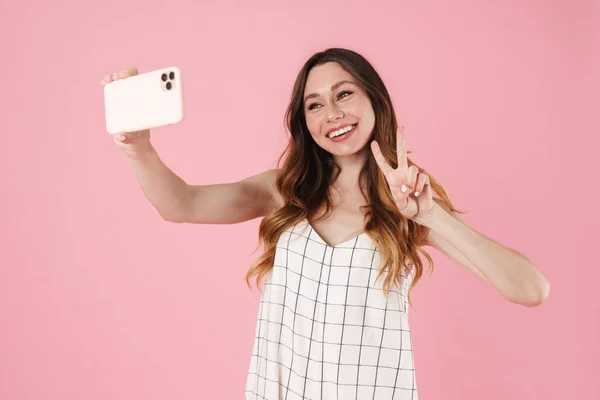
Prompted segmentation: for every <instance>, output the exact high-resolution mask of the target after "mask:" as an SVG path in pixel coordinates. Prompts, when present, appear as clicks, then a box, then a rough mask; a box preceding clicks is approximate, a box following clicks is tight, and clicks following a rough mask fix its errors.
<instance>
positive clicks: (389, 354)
mask: <svg viewBox="0 0 600 400" xmlns="http://www.w3.org/2000/svg"><path fill="white" fill-rule="evenodd" d="M378 267H379V251H378V250H377V249H376V247H375V245H374V244H373V241H372V240H371V239H370V238H369V236H368V235H367V234H366V233H364V232H363V233H361V234H360V235H358V236H356V237H354V238H352V239H349V240H347V241H345V242H344V243H340V244H338V245H336V246H329V245H327V244H326V242H325V241H324V240H323V239H322V238H321V237H319V235H318V234H317V232H316V231H315V230H314V229H313V228H312V226H311V225H310V224H309V223H308V221H306V220H303V221H302V222H300V223H298V224H297V225H295V226H294V227H293V228H292V229H288V230H287V231H285V232H284V233H283V234H282V235H281V237H280V238H279V241H278V243H277V249H276V253H275V260H274V265H273V269H272V270H271V271H270V272H269V273H268V274H267V275H266V276H265V283H264V287H263V292H262V296H261V300H260V304H259V310H258V321H257V324H256V335H255V339H254V347H253V350H252V356H251V358H250V366H249V371H248V377H247V381H246V392H245V399H246V400H250V399H253V400H254V399H266V400H276V399H277V400H298V399H311V400H321V399H322V400H325V399H327V400H350V399H360V400H362V399H372V400H399V399H400V400H404V399H411V400H417V398H418V397H417V389H416V380H415V371H414V363H413V353H412V346H411V337H410V330H409V327H408V302H407V291H408V288H409V286H410V279H412V275H411V276H409V279H405V280H404V285H403V288H402V291H398V288H397V287H392V288H390V291H389V295H388V301H387V302H386V300H385V297H384V294H383V290H382V283H383V279H384V278H385V276H386V273H387V272H384V273H383V274H382V276H381V277H380V278H379V279H378V280H377V282H375V279H376V277H377V274H378V272H379V270H378Z"/></svg>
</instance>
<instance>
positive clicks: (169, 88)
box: [167, 82, 171, 90]
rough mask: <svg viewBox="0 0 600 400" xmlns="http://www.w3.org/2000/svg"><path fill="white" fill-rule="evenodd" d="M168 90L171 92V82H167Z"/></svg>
mask: <svg viewBox="0 0 600 400" xmlns="http://www.w3.org/2000/svg"><path fill="white" fill-rule="evenodd" d="M167 90H171V82H167Z"/></svg>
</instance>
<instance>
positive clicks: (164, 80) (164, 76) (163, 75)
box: [161, 74, 167, 82]
mask: <svg viewBox="0 0 600 400" xmlns="http://www.w3.org/2000/svg"><path fill="white" fill-rule="evenodd" d="M161 79H162V80H163V82H166V81H167V74H162V76H161Z"/></svg>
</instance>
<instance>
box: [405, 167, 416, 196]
mask: <svg viewBox="0 0 600 400" xmlns="http://www.w3.org/2000/svg"><path fill="white" fill-rule="evenodd" d="M418 175H419V168H417V166H416V165H412V166H410V168H408V171H407V175H406V185H407V186H408V193H410V192H412V191H413V190H414V189H415V187H416V186H417V177H418Z"/></svg>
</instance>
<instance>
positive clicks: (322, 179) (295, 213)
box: [246, 48, 462, 306]
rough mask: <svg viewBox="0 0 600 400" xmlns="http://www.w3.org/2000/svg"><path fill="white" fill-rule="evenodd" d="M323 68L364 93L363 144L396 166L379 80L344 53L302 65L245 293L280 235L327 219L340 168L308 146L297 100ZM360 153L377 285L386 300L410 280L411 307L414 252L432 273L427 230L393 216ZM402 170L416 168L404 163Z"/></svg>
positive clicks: (265, 268) (389, 112) (439, 194)
mask: <svg viewBox="0 0 600 400" xmlns="http://www.w3.org/2000/svg"><path fill="white" fill-rule="evenodd" d="M327 62H335V63H338V64H339V65H340V66H341V67H343V68H344V69H345V70H346V71H348V72H349V73H350V74H351V75H352V76H353V77H354V79H355V80H356V82H357V83H358V84H359V85H361V86H362V88H363V89H364V90H365V91H366V93H367V95H368V96H369V99H370V101H371V104H372V107H373V111H374V113H375V126H374V128H373V132H372V138H371V139H374V140H376V141H377V143H379V146H380V148H381V152H382V154H383V156H384V157H385V158H386V160H387V162H388V163H389V164H390V165H391V166H392V167H393V168H396V167H397V166H398V161H397V160H398V158H397V154H396V130H397V128H398V123H397V120H396V115H395V112H394V108H393V106H392V101H391V99H390V96H389V94H388V91H387V89H386V87H385V85H384V84H383V81H382V80H381V77H380V76H379V74H378V73H377V72H376V71H375V69H374V68H373V66H372V65H371V64H370V63H369V62H368V61H367V60H366V59H365V58H364V57H363V56H362V55H360V54H358V53H356V52H354V51H352V50H347V49H341V48H330V49H327V50H325V51H322V52H319V53H316V54H314V55H313V56H312V57H311V58H310V59H309V60H308V61H307V62H306V63H305V64H304V66H303V67H302V69H301V70H300V72H299V74H298V77H297V78H296V82H295V84H294V88H293V92H292V96H291V101H290V104H289V106H288V108H287V111H286V113H285V122H286V128H287V130H288V131H289V133H290V134H291V137H290V140H289V143H288V145H287V147H286V149H285V150H284V152H283V153H282V154H281V156H280V157H279V159H278V163H277V166H278V174H277V180H276V189H277V191H278V192H279V194H280V195H281V196H282V198H283V199H284V205H283V207H281V208H280V209H278V210H275V211H273V212H271V213H269V214H268V215H267V216H265V217H264V218H263V220H262V221H261V223H260V227H259V233H258V235H259V241H258V247H257V249H256V250H258V249H259V248H261V247H262V248H263V250H264V251H263V254H262V255H261V256H260V257H259V258H258V260H257V261H256V263H255V264H254V265H253V266H252V267H251V268H250V269H249V271H248V273H247V274H246V284H247V285H248V286H249V287H250V279H251V278H252V277H253V276H256V285H257V287H258V286H259V283H260V280H261V279H262V278H263V277H264V276H265V275H266V274H267V273H268V272H269V271H270V270H271V269H272V268H273V263H274V258H275V250H276V245H277V241H278V240H279V237H280V235H281V234H282V233H283V232H284V231H285V230H286V229H288V228H291V227H292V226H294V225H295V224H297V223H299V222H300V221H302V220H304V219H308V220H312V217H313V216H314V215H315V213H316V212H317V211H318V209H319V208H320V207H322V206H323V205H325V209H326V212H325V214H324V215H323V216H322V218H326V217H327V216H328V215H330V214H331V211H332V209H333V207H332V200H331V196H330V190H329V189H330V185H331V184H332V183H333V182H335V180H336V179H337V177H338V175H339V173H340V169H339V167H338V166H337V165H336V164H335V162H334V159H333V156H332V155H331V154H330V153H328V152H327V151H325V150H323V149H322V148H321V147H320V146H318V145H317V144H316V143H315V142H314V140H313V139H312V137H311V135H310V132H309V130H308V128H307V126H306V120H305V115H304V100H303V97H304V89H305V85H306V80H307V77H308V74H309V72H310V71H311V69H312V68H314V67H315V66H318V65H321V64H325V63H327ZM408 153H409V154H410V153H411V152H410V151H409V152H408ZM368 154H369V155H368V157H367V161H366V163H365V165H364V167H363V168H362V170H361V172H360V179H359V182H365V187H361V191H362V193H363V195H364V196H365V199H366V200H367V204H368V205H366V206H363V207H361V210H362V211H363V214H364V217H365V230H364V232H365V233H366V234H367V235H368V236H369V237H370V238H371V240H373V243H374V244H375V245H376V247H377V250H378V251H379V252H380V255H381V257H380V259H381V266H384V265H387V266H388V268H387V270H388V273H387V275H386V277H385V280H384V283H383V292H384V295H385V297H386V299H387V298H388V293H389V289H390V286H392V285H393V284H397V285H398V287H402V286H401V285H402V282H403V281H402V280H403V279H404V277H406V276H408V274H409V273H414V276H413V280H412V283H411V286H410V288H409V294H408V301H409V304H411V302H410V291H411V290H412V288H413V287H414V286H415V285H416V284H417V282H418V281H419V279H420V278H421V275H422V274H423V263H422V261H421V259H420V257H419V253H421V254H423V255H424V256H425V257H426V258H427V259H428V261H429V264H430V267H431V270H433V260H432V259H431V257H430V256H429V254H427V252H425V251H424V250H423V249H422V248H421V245H422V244H423V243H424V240H425V238H426V236H427V231H428V228H426V227H425V226H423V225H420V224H417V223H416V222H414V221H412V220H410V219H407V218H405V217H403V216H402V215H401V214H400V212H399V210H398V208H397V207H396V205H395V202H394V199H393V197H392V194H391V192H390V190H389V186H388V184H387V181H386V179H385V177H384V175H383V173H382V172H381V170H380V169H379V167H378V165H377V163H376V161H375V159H374V158H373V154H372V152H371V151H369V152H368ZM282 164H283V165H282ZM408 165H409V166H411V165H416V164H415V163H413V162H412V161H411V160H410V158H409V159H408ZM417 167H418V168H419V171H421V172H424V173H426V174H427V175H429V179H430V185H431V189H432V190H433V196H434V200H435V201H437V202H438V203H439V204H440V205H442V206H443V207H444V208H445V209H446V210H451V211H454V212H459V213H462V212H460V211H458V210H456V209H455V208H454V206H453V205H452V202H451V201H450V199H449V198H448V195H447V194H446V192H445V190H444V188H443V187H442V186H441V185H440V183H439V182H438V181H437V180H436V179H434V177H433V176H432V175H431V174H430V173H429V172H427V171H426V170H425V169H423V168H421V167H419V166H417ZM256 250H255V251H256ZM413 269H414V271H413ZM384 270H385V269H384V268H380V271H379V274H378V276H377V279H379V278H380V277H381V275H382V273H383V272H384ZM411 306H412V304H411Z"/></svg>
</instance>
